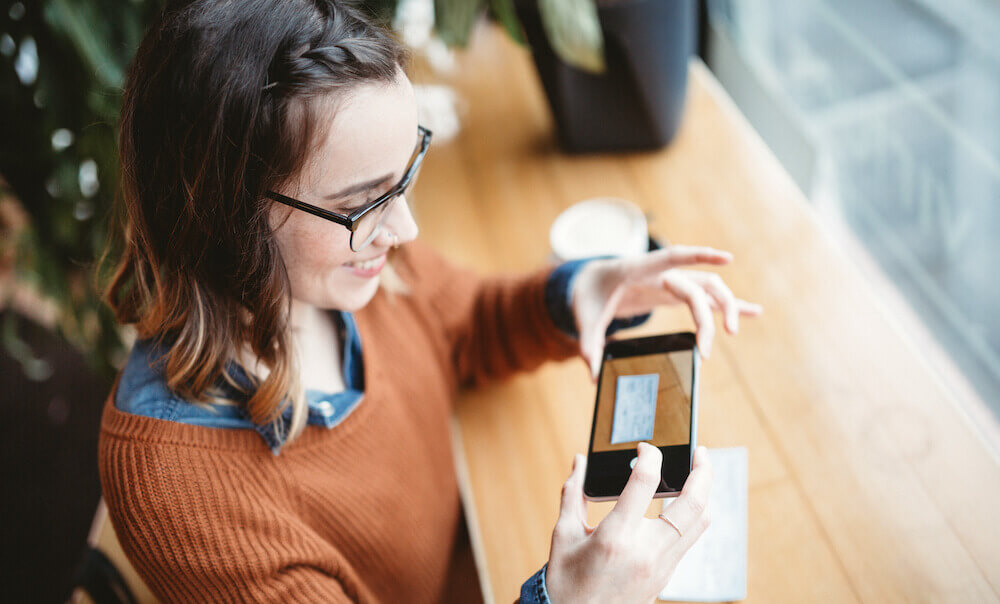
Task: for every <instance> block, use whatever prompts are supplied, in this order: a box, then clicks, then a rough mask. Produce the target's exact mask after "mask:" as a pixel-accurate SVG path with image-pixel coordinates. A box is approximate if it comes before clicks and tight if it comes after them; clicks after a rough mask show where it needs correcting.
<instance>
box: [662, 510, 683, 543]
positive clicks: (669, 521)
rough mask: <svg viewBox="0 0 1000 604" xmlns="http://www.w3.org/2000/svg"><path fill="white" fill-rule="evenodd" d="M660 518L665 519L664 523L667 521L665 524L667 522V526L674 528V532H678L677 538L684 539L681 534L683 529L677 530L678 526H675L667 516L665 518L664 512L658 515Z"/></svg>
mask: <svg viewBox="0 0 1000 604" xmlns="http://www.w3.org/2000/svg"><path fill="white" fill-rule="evenodd" d="M658 516H659V517H660V518H663V520H664V521H665V522H666V523H667V524H669V525H670V526H672V527H674V530H675V531H677V536H678V537H683V536H684V535H682V534H681V529H679V528H677V525H676V524H674V521H673V520H671V519H670V518H667V517H666V516H664V515H663V512H660V513H659V514H658Z"/></svg>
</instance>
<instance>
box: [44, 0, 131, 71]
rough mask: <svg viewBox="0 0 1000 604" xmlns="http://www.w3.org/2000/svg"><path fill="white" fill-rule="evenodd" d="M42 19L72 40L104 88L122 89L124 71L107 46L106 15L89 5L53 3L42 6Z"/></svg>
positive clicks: (64, 1) (107, 25) (57, 0)
mask: <svg viewBox="0 0 1000 604" xmlns="http://www.w3.org/2000/svg"><path fill="white" fill-rule="evenodd" d="M45 19H46V21H48V22H49V23H50V25H51V26H52V27H53V29H56V30H58V31H60V32H61V33H63V34H64V35H65V36H66V37H67V38H68V39H69V40H71V41H72V43H73V45H74V46H76V48H77V50H78V51H79V52H80V55H81V56H82V57H83V58H84V59H85V60H86V62H87V64H88V65H89V66H90V67H91V69H93V70H94V75H96V76H97V79H98V81H99V82H100V83H101V84H102V85H103V86H107V87H109V88H114V87H118V86H121V82H122V78H123V77H124V70H123V69H122V66H121V64H120V62H119V61H118V59H117V57H116V56H114V54H113V53H112V52H111V51H110V48H109V45H108V44H107V38H108V37H109V33H110V32H109V29H110V27H109V24H108V20H107V17H106V16H102V15H101V14H100V13H99V11H97V10H96V9H95V7H94V6H92V5H89V4H77V3H75V2H67V1H66V0H53V1H52V2H51V3H50V4H48V5H47V6H46V7H45Z"/></svg>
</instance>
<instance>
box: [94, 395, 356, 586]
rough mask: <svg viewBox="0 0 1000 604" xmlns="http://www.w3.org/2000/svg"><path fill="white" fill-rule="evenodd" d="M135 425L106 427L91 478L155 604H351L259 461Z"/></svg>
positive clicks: (328, 552)
mask: <svg viewBox="0 0 1000 604" xmlns="http://www.w3.org/2000/svg"><path fill="white" fill-rule="evenodd" d="M118 415H119V417H120V416H121V415H123V414H118ZM143 419H144V418H136V419H134V420H133V418H128V419H125V420H117V421H114V422H106V424H105V425H106V429H105V433H104V435H103V436H102V445H101V449H100V471H101V481H102V484H103V488H104V496H105V498H106V500H107V503H108V509H109V510H110V512H111V514H110V517H111V521H112V525H113V526H114V528H115V532H116V534H117V536H118V538H119V541H120V542H121V545H122V548H123V550H124V551H125V553H126V555H127V556H128V558H129V560H130V561H132V563H133V565H134V566H135V568H136V570H137V571H138V573H139V575H140V576H141V577H142V579H143V580H144V581H145V582H146V584H147V585H148V586H149V587H150V589H151V590H152V591H153V593H154V594H156V596H157V597H158V598H159V599H160V600H161V601H164V602H222V601H226V602H233V601H261V602H265V601H266V602H279V601H280V602H352V601H357V599H358V598H357V594H355V593H352V591H353V590H352V589H350V588H349V587H347V585H349V584H353V581H352V580H350V577H348V579H349V580H348V581H346V582H345V581H344V579H345V577H344V576H342V575H343V573H342V572H341V571H342V566H343V565H342V562H341V561H342V558H341V556H340V554H339V552H338V551H336V549H334V548H333V547H332V546H331V545H330V543H329V542H327V541H324V540H323V539H321V538H319V537H318V536H317V535H316V534H314V532H313V531H312V530H311V529H310V528H309V527H308V526H306V525H305V523H304V522H303V521H302V520H301V519H300V518H299V517H298V516H297V514H296V510H295V505H294V501H292V496H291V495H290V493H291V492H292V490H291V489H289V488H288V486H287V485H286V484H283V482H282V480H283V479H282V476H281V474H280V472H278V471H276V468H275V467H274V466H273V462H272V463H268V462H269V461H270V460H268V456H269V454H268V453H266V452H263V453H262V454H261V455H259V456H258V455H251V454H248V451H246V450H243V451H239V450H225V449H224V448H215V447H214V446H213V443H211V442H208V443H204V444H203V445H202V446H200V447H197V448H195V447H192V446H190V445H186V446H180V445H179V444H172V443H171V442H169V441H170V438H169V432H168V433H167V434H166V435H162V434H161V435H154V436H153V437H152V438H151V437H150V434H148V433H146V434H138V433H136V432H137V431H139V432H142V431H145V430H146V429H145V428H143V427H142V426H146V425H149V421H148V420H146V421H145V423H142V422H141V420H143ZM133 421H134V422H135V423H130V422H133ZM164 423H165V422H159V425H163V424H164ZM218 432H219V433H220V435H221V436H222V437H226V436H230V435H232V434H227V433H233V432H236V431H226V430H219V431H218ZM234 436H235V435H234ZM251 436H255V435H252V433H251ZM260 449H262V450H263V447H260ZM348 574H349V572H348Z"/></svg>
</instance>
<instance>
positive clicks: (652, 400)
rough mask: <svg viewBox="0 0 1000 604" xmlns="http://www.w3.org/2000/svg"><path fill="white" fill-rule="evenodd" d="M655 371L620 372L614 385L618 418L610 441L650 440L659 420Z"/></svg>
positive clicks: (615, 420)
mask: <svg viewBox="0 0 1000 604" xmlns="http://www.w3.org/2000/svg"><path fill="white" fill-rule="evenodd" d="M659 384H660V376H659V375H658V374H656V373H647V374H643V375H620V376H618V384H617V385H616V387H615V417H614V421H613V422H612V424H611V444H613V445H617V444H620V443H628V442H635V441H637V440H651V439H652V438H653V423H654V422H655V421H656V390H657V387H658V386H659Z"/></svg>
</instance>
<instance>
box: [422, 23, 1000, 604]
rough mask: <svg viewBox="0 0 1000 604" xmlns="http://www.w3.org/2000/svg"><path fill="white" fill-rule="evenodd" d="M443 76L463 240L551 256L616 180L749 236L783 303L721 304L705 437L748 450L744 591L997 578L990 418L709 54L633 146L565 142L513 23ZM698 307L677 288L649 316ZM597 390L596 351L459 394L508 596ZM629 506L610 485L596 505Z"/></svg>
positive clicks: (934, 591)
mask: <svg viewBox="0 0 1000 604" xmlns="http://www.w3.org/2000/svg"><path fill="white" fill-rule="evenodd" d="M415 79H417V80H418V81H419V80H420V79H421V78H420V74H417V77H416V78H415ZM423 79H424V80H426V79H427V78H423ZM438 79H439V80H440V79H441V78H438ZM444 83H448V84H450V85H453V86H454V87H455V88H456V89H457V90H458V91H459V93H460V95H461V96H462V97H463V98H464V99H465V101H466V111H465V114H464V115H463V127H464V130H463V132H462V133H461V134H460V135H459V136H458V138H456V139H455V140H453V141H451V142H448V143H443V144H435V145H434V146H432V150H431V153H430V155H429V156H428V159H427V162H426V164H425V167H424V170H423V173H422V175H421V181H420V183H419V184H418V186H417V190H416V194H415V205H416V207H415V211H416V214H417V219H418V221H419V223H420V225H421V228H422V236H423V237H424V238H425V239H427V240H429V241H431V242H432V243H433V244H434V245H435V246H436V247H438V248H439V249H441V250H442V251H444V252H446V253H448V254H450V255H451V256H452V257H454V258H456V259H457V260H459V261H461V262H464V263H466V264H470V265H473V266H475V267H478V268H480V269H482V270H483V271H513V270H526V269H530V268H533V267H538V266H540V265H541V264H542V263H543V262H545V261H546V256H547V254H548V238H547V231H548V227H549V225H550V224H551V222H552V220H553V219H554V218H555V217H556V215H557V214H558V213H559V212H560V211H561V210H563V209H564V208H565V207H567V206H568V205H569V204H571V203H573V202H575V201H579V200H581V199H585V198H588V197H594V196H604V195H611V196H618V197H624V198H628V199H631V200H633V201H635V202H636V203H637V204H639V205H640V206H642V207H643V208H644V209H645V210H647V211H649V212H651V213H652V215H653V216H654V217H655V219H654V221H653V222H652V230H653V232H654V233H658V234H660V235H664V236H666V237H668V238H669V239H670V240H671V241H673V242H678V243H690V244H705V245H711V246H715V247H718V248H721V249H726V250H730V251H732V252H733V253H734V254H735V261H734V263H733V264H732V265H730V266H729V267H725V268H724V269H722V270H721V271H719V272H720V273H721V274H722V276H723V277H724V278H725V280H726V281H727V283H729V284H730V286H731V287H732V289H733V290H734V291H735V292H736V293H737V295H739V296H741V297H744V298H746V299H749V300H752V301H755V302H759V303H761V304H763V305H764V307H765V309H766V310H765V314H764V316H763V317H761V318H760V319H757V320H755V321H749V320H748V321H744V322H743V323H742V326H741V330H740V334H739V335H738V336H737V337H729V336H727V335H725V334H724V333H723V332H722V329H721V324H719V325H720V326H719V329H718V335H717V337H716V342H715V347H714V353H713V354H712V357H711V358H710V359H709V360H708V361H707V362H706V363H705V364H704V366H703V367H704V372H703V381H702V390H701V396H702V399H701V401H702V402H701V416H700V431H699V442H700V443H703V444H706V445H707V446H709V447H728V446H745V447H748V448H749V460H750V462H749V463H750V476H749V481H750V483H749V568H748V601H752V602H853V601H865V602H879V603H882V602H895V601H899V602H944V601H951V602H981V601H997V600H998V599H1000V597H998V594H1000V462H998V458H997V455H996V450H995V449H994V448H992V445H990V444H987V443H993V442H995V441H993V440H992V435H995V432H993V431H994V430H995V429H996V425H995V422H994V420H992V419H989V416H988V415H986V414H983V413H980V411H977V410H976V407H975V405H976V401H974V400H973V399H972V397H968V396H965V395H964V394H963V392H961V391H959V390H956V388H955V387H954V386H952V385H950V384H949V382H948V381H947V379H945V378H942V372H941V371H939V370H938V369H940V368H941V367H945V366H946V365H947V360H946V359H945V357H944V356H943V354H942V353H941V352H940V350H937V349H936V348H934V347H933V346H930V347H924V346H923V344H926V342H927V341H928V340H925V339H921V338H920V337H919V333H918V332H919V328H918V327H917V323H916V322H915V321H911V320H910V319H909V318H908V317H910V315H908V311H906V310H905V309H904V307H903V305H901V304H900V303H899V301H898V300H897V299H894V298H893V297H892V295H891V294H890V293H888V292H889V290H888V289H887V288H885V287H884V286H880V285H878V284H877V283H876V284H875V285H873V281H872V279H871V278H869V277H868V276H867V275H868V274H867V273H865V272H864V271H862V270H860V269H859V268H858V266H857V265H856V264H855V263H854V262H852V261H851V260H850V257H849V256H848V255H847V254H846V253H845V247H844V246H845V244H844V243H843V242H841V241H840V240H838V239H837V238H835V237H832V236H831V235H830V234H829V232H828V230H827V229H826V228H825V227H824V226H823V225H822V224H821V222H820V221H819V220H817V217H816V214H815V212H814V211H813V210H812V208H811V207H810V206H809V205H808V202H807V201H806V200H805V198H804V197H803V195H802V193H801V192H800V191H799V190H798V189H797V188H796V187H795V185H794V184H793V183H792V181H791V179H790V178H789V177H788V176H787V174H786V173H785V172H784V171H783V170H782V168H781V167H780V165H779V164H778V163H777V161H776V160H775V158H774V157H773V156H772V155H771V153H770V152H769V151H768V149H767V148H766V146H765V145H764V144H763V143H762V142H761V140H760V139H759V138H757V136H756V134H754V132H753V131H752V129H751V128H750V127H749V126H748V125H747V124H746V122H745V121H744V120H743V118H742V116H741V115H740V114H739V112H738V111H737V110H736V108H735V107H734V106H733V105H732V104H731V102H730V100H729V99H728V97H727V96H726V95H725V92H724V91H722V90H721V89H720V88H719V86H718V84H717V83H716V82H715V80H714V79H713V78H712V76H711V74H710V73H709V72H707V70H706V69H705V68H704V66H702V65H701V64H700V63H698V62H695V63H693V64H692V71H691V78H690V86H689V96H688V102H687V108H686V113H685V117H684V121H683V125H682V128H681V131H680V133H679V135H678V137H677V139H676V141H675V142H674V143H673V144H672V145H671V146H670V147H669V148H667V149H665V150H663V151H660V152H654V153H636V154H628V155H599V156H586V157H573V156H567V155H564V154H562V153H560V152H559V151H558V150H557V149H556V147H555V144H554V140H553V122H552V118H551V116H550V114H549V111H548V108H547V106H546V104H545V100H544V97H543V95H542V91H541V87H540V85H539V82H538V80H537V76H536V74H535V71H534V66H533V65H532V63H531V58H530V55H529V54H528V53H527V51H526V50H524V49H523V48H520V47H518V46H516V45H515V44H514V43H512V42H510V41H509V40H507V39H506V38H505V37H504V36H503V35H501V34H500V33H499V32H498V31H497V30H495V29H492V28H488V27H487V28H484V29H482V30H480V31H479V32H478V34H477V36H476V38H475V39H474V41H473V43H472V45H471V47H470V48H469V49H468V51H467V52H465V53H464V54H462V55H460V57H459V66H458V70H457V72H456V75H455V76H453V77H451V78H445V81H444ZM691 326H692V322H691V319H690V318H689V316H688V314H687V312H686V310H684V309H662V310H658V311H657V313H656V314H654V317H653V319H652V320H651V321H650V322H649V324H648V325H647V326H645V327H644V328H642V329H641V330H640V331H637V332H636V333H637V334H639V333H647V332H657V331H659V332H664V331H678V330H683V329H689V328H691ZM593 404H594V387H593V386H592V384H591V382H590V381H589V379H588V377H587V373H586V370H585V368H584V365H583V363H582V362H580V361H578V360H576V361H572V362H566V363H561V364H555V363H550V364H548V365H547V366H545V367H544V368H543V369H542V370H540V371H538V372H536V373H535V374H532V375H526V376H522V377H518V378H515V379H513V380H511V381H509V382H506V383H504V384H499V385H496V386H494V387H489V388H487V389H484V390H481V391H477V392H472V393H469V394H468V395H467V396H465V397H464V400H463V401H462V404H461V405H460V407H459V410H458V413H457V418H456V430H455V437H456V450H457V453H458V455H457V463H458V468H457V470H458V472H459V475H460V480H461V483H462V489H463V499H464V503H465V510H466V514H467V519H468V521H469V525H470V532H471V534H472V542H473V547H474V550H475V553H476V557H477V564H478V566H479V570H480V576H481V579H482V582H483V587H484V592H485V595H486V599H487V601H488V602H490V601H497V602H510V601H513V600H514V599H515V598H516V597H517V595H518V590H519V587H520V585H521V583H522V582H523V581H524V580H525V579H526V578H527V577H528V576H529V575H530V574H531V573H533V572H534V571H536V570H537V569H538V568H539V567H541V565H542V564H543V563H544V562H545V561H546V560H547V559H548V553H549V541H550V537H551V531H552V527H553V526H554V524H555V521H556V517H557V515H558V509H559V497H560V488H561V485H562V482H563V481H564V480H565V479H566V477H567V476H568V475H569V471H570V464H571V461H572V457H573V454H574V453H577V452H585V450H586V446H587V442H588V438H589V430H590V422H591V414H592V412H593ZM980 409H981V408H980ZM610 506H611V504H599V505H595V504H591V505H590V522H591V524H596V522H598V521H599V520H600V518H602V517H603V515H604V514H606V513H607V511H608V509H610ZM652 509H656V510H658V509H659V508H658V503H657V504H655V507H654V508H651V510H652ZM651 513H652V512H651Z"/></svg>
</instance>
